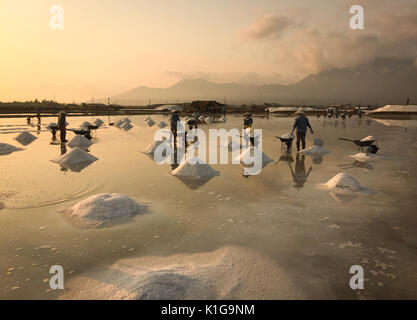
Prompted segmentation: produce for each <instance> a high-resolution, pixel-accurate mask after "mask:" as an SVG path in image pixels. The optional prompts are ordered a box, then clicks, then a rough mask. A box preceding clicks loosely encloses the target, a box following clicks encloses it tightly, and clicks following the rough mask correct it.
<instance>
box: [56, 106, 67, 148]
mask: <svg viewBox="0 0 417 320" xmlns="http://www.w3.org/2000/svg"><path fill="white" fill-rule="evenodd" d="M58 129H59V130H60V132H61V142H68V141H67V140H66V137H67V117H66V112H65V111H61V112H60V113H59V117H58Z"/></svg>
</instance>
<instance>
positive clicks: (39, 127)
mask: <svg viewBox="0 0 417 320" xmlns="http://www.w3.org/2000/svg"><path fill="white" fill-rule="evenodd" d="M40 133H41V125H40V124H38V126H37V128H36V134H40Z"/></svg>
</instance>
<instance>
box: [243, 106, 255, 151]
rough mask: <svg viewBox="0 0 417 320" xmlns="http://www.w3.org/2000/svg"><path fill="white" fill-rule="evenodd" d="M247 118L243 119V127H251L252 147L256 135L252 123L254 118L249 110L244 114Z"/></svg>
mask: <svg viewBox="0 0 417 320" xmlns="http://www.w3.org/2000/svg"><path fill="white" fill-rule="evenodd" d="M244 116H245V118H244V119H243V128H244V129H245V130H246V129H249V131H250V133H249V135H250V143H251V145H252V147H254V146H255V136H254V134H253V129H252V125H253V119H252V115H251V114H250V113H249V112H246V113H245V114H244Z"/></svg>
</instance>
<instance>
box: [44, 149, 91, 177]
mask: <svg viewBox="0 0 417 320" xmlns="http://www.w3.org/2000/svg"><path fill="white" fill-rule="evenodd" d="M97 160H98V158H96V157H94V156H92V155H91V154H89V153H88V152H86V151H84V150H82V149H80V148H78V147H75V148H74V149H73V150H72V151H71V152H69V153H66V154H64V155H62V156H60V157H59V158H57V159H54V160H51V161H52V162H55V163H58V164H60V165H61V166H62V167H63V168H66V169H69V170H71V171H76V172H79V171H81V170H82V169H84V168H86V167H88V166H89V165H90V164H91V163H93V162H94V161H97Z"/></svg>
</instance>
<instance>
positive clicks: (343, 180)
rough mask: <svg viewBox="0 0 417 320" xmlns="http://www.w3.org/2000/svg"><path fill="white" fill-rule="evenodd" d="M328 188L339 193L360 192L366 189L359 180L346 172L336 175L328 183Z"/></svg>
mask: <svg viewBox="0 0 417 320" xmlns="http://www.w3.org/2000/svg"><path fill="white" fill-rule="evenodd" d="M326 186H327V187H328V188H329V189H331V190H333V191H337V192H339V191H341V192H346V191H347V192H350V191H353V192H358V191H362V190H364V189H365V188H364V187H363V186H362V185H361V184H360V183H359V181H358V180H356V179H355V178H354V177H352V176H351V175H349V174H347V173H345V172H342V173H339V174H337V175H335V176H334V177H333V178H331V179H330V180H329V181H328V182H327V183H326Z"/></svg>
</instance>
